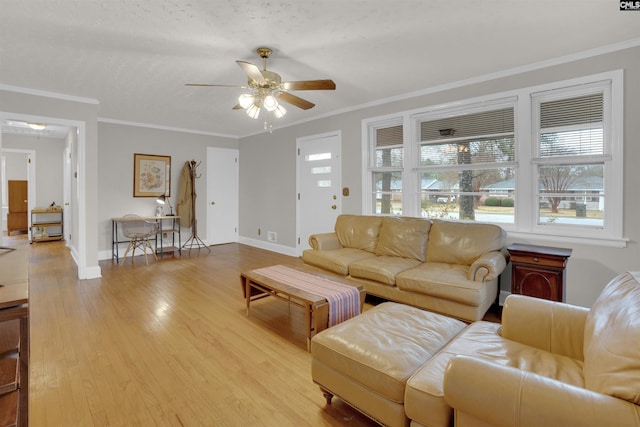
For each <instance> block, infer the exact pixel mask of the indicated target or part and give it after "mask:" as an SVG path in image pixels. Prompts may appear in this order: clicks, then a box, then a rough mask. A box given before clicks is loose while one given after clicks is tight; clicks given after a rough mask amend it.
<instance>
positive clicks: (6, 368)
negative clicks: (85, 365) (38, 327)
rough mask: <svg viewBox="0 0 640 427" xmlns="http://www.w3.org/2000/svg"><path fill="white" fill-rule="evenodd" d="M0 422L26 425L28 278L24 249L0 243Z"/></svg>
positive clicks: (27, 403)
mask: <svg viewBox="0 0 640 427" xmlns="http://www.w3.org/2000/svg"><path fill="white" fill-rule="evenodd" d="M0 285H1V286H0V425H2V426H28V425H29V279H28V264H27V255H26V251H25V250H8V249H6V248H2V247H0Z"/></svg>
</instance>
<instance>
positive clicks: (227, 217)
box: [207, 147, 240, 245]
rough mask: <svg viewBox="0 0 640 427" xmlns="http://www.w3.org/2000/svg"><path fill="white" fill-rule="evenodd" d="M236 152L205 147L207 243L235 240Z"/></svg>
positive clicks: (237, 203) (237, 199) (236, 207)
mask: <svg viewBox="0 0 640 427" xmlns="http://www.w3.org/2000/svg"><path fill="white" fill-rule="evenodd" d="M238 155H239V154H238V150H233V149H226V148H214V147H208V148H207V244H209V245H220V244H223V243H231V242H237V241H238V217H239V194H238V191H239V188H240V186H239V183H238V182H239V175H238V170H239V165H238Z"/></svg>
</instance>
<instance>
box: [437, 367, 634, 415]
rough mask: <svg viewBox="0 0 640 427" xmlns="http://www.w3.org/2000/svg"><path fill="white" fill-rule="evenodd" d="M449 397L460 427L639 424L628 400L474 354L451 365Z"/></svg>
mask: <svg viewBox="0 0 640 427" xmlns="http://www.w3.org/2000/svg"><path fill="white" fill-rule="evenodd" d="M444 398H445V401H446V402H447V403H448V404H449V406H451V407H452V408H453V409H454V411H455V413H454V417H455V419H456V427H465V426H472V425H480V424H481V425H483V426H496V427H513V426H520V427H538V426H545V427H567V426H581V427H591V426H593V427H597V426H605V425H609V426H614V425H615V426H637V425H638V419H640V409H639V408H640V407H639V406H637V405H634V404H633V403H631V402H628V401H626V400H623V399H618V398H615V397H611V396H608V395H604V394H600V393H596V392H594V391H591V390H587V389H584V388H580V387H576V386H573V385H570V384H566V383H563V382H560V381H557V380H554V379H551V378H546V377H543V376H541V375H537V374H535V373H532V372H527V371H524V370H521V369H517V368H513V367H508V366H501V365H497V364H493V363H490V362H487V361H484V360H480V359H476V358H473V357H469V356H456V357H454V358H453V359H451V361H450V362H449V364H448V365H447V368H446V370H445V376H444Z"/></svg>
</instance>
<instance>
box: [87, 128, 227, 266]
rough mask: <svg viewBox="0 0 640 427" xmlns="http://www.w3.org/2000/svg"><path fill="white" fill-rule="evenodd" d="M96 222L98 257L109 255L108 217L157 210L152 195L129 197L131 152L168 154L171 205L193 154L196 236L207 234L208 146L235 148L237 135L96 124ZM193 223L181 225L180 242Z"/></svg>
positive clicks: (131, 187)
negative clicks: (185, 167) (97, 137)
mask: <svg viewBox="0 0 640 427" xmlns="http://www.w3.org/2000/svg"><path fill="white" fill-rule="evenodd" d="M98 134H99V138H100V142H99V147H98V159H99V162H98V163H99V173H98V193H99V194H100V198H99V202H98V207H99V209H98V228H99V233H98V235H99V248H100V253H99V258H100V259H110V258H111V218H114V217H121V216H123V215H126V214H130V213H132V214H138V215H142V216H153V215H155V209H156V206H157V204H156V199H155V198H148V197H133V155H134V154H135V153H139V154H157V155H161V156H170V157H171V204H172V205H173V207H174V211H175V208H176V203H177V198H176V194H177V189H178V182H179V178H180V172H181V170H182V167H183V166H184V163H185V162H187V161H191V160H195V161H196V162H201V163H200V166H198V172H199V173H200V174H201V177H200V179H198V180H196V191H197V194H198V197H197V198H196V217H197V218H198V236H199V237H200V238H201V239H204V238H205V236H206V235H207V226H208V224H207V221H206V213H207V209H206V208H207V206H206V203H207V200H206V182H207V178H206V176H207V147H221V148H238V141H237V140H236V139H233V138H224V137H219V136H214V135H205V134H196V133H187V132H181V131H173V130H165V129H154V128H149V127H140V126H132V125H127V124H119V123H118V124H115V123H105V122H101V123H99V125H98ZM190 232H191V229H190V228H183V229H182V239H183V243H184V240H185V239H186V238H188V237H189V236H190Z"/></svg>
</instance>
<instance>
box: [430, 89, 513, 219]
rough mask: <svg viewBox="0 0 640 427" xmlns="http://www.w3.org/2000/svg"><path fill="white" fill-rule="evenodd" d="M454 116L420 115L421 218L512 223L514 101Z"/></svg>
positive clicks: (456, 113)
mask: <svg viewBox="0 0 640 427" xmlns="http://www.w3.org/2000/svg"><path fill="white" fill-rule="evenodd" d="M447 113H449V114H450V113H452V112H450V111H448V112H447ZM453 114H454V115H453V116H449V115H448V114H445V116H444V117H440V116H441V115H440V114H427V115H425V116H420V117H417V126H418V129H419V132H418V142H417V145H418V147H417V152H418V167H417V171H418V180H419V187H418V188H419V192H420V215H422V216H424V217H430V218H433V217H438V218H451V219H464V220H481V221H491V222H500V223H502V222H507V223H513V222H514V199H515V188H514V186H513V182H514V178H515V167H516V163H515V150H514V148H515V136H514V103H513V101H510V102H507V103H506V104H502V105H492V106H491V107H489V108H487V107H486V106H483V107H482V108H465V111H463V112H453Z"/></svg>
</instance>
